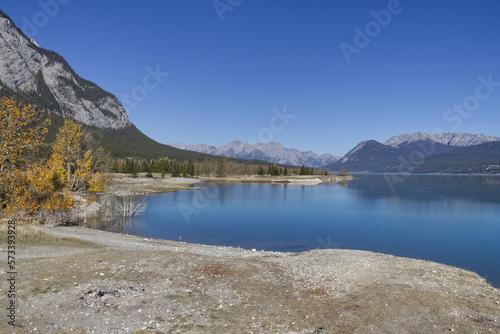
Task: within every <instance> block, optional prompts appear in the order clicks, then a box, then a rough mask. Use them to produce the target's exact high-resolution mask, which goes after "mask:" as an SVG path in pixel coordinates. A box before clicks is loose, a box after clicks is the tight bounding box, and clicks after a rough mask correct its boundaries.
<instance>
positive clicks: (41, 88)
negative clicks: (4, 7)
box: [0, 11, 130, 129]
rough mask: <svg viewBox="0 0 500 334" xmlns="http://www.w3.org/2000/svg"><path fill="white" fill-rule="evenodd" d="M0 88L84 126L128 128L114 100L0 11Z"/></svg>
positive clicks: (124, 116)
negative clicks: (40, 45)
mask: <svg viewBox="0 0 500 334" xmlns="http://www.w3.org/2000/svg"><path fill="white" fill-rule="evenodd" d="M0 86H1V87H2V89H1V90H0V92H1V91H3V92H2V93H3V94H6V93H11V92H14V93H17V94H21V95H23V96H24V97H25V98H26V99H28V100H31V101H33V102H35V103H36V104H37V105H38V106H39V107H40V108H44V109H46V110H48V111H50V112H51V113H53V114H56V115H59V116H62V117H64V118H73V119H75V120H77V121H79V122H82V123H83V124H86V125H91V126H96V127H99V128H106V129H123V128H126V127H128V126H129V125H130V122H129V119H128V116H127V113H126V112H125V109H124V108H123V106H122V105H121V103H120V102H119V101H118V99H117V98H116V97H115V96H114V95H113V94H111V93H109V92H107V91H105V90H103V89H102V88H100V87H99V86H97V85H96V84H94V83H93V82H90V81H87V80H85V79H83V78H81V77H79V76H78V75H77V74H76V73H75V72H74V71H73V70H72V69H71V67H70V66H69V65H68V63H67V62H66V61H65V60H64V58H62V57H61V56H60V55H58V54H57V53H55V52H53V51H49V50H46V49H43V48H41V47H39V46H38V44H36V42H35V41H34V40H32V39H30V38H28V37H27V36H26V35H25V34H24V33H23V32H22V31H21V30H20V29H19V28H17V27H16V25H15V24H14V23H13V22H12V20H11V19H10V18H9V17H8V16H7V15H6V14H5V13H3V12H1V11H0Z"/></svg>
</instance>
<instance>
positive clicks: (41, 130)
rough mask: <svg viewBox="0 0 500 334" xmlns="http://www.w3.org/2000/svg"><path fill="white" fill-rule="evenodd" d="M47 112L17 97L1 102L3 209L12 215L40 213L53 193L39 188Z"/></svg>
mask: <svg viewBox="0 0 500 334" xmlns="http://www.w3.org/2000/svg"><path fill="white" fill-rule="evenodd" d="M49 124H50V121H49V118H48V116H47V114H46V113H45V112H44V111H41V110H38V109H37V108H36V107H35V106H33V105H31V104H23V103H20V102H18V101H16V100H15V99H14V98H9V97H3V98H2V99H0V209H1V210H2V211H5V212H7V213H8V214H12V213H17V212H19V211H24V212H27V213H32V212H34V211H36V210H37V209H38V208H39V206H40V203H41V202H42V201H43V199H44V198H46V197H47V196H49V195H48V193H47V192H50V191H49V190H48V189H47V188H46V187H40V188H39V187H38V184H37V182H39V179H38V176H39V175H36V174H37V173H39V172H42V169H43V168H42V167H41V166H40V165H39V163H38V162H37V160H38V156H37V155H38V153H39V149H40V148H41V147H42V145H43V139H44V137H45V135H46V134H47V131H48V125H49Z"/></svg>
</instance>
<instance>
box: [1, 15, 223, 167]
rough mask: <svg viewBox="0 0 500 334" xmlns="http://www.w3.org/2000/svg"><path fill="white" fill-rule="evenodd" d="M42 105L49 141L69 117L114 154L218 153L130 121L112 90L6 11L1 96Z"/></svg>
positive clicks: (175, 155)
mask: <svg viewBox="0 0 500 334" xmlns="http://www.w3.org/2000/svg"><path fill="white" fill-rule="evenodd" d="M3 96H15V97H16V98H17V99H19V100H21V101H23V102H25V103H32V104H35V105H37V107H38V108H40V109H44V110H47V111H49V112H50V116H51V121H52V124H51V126H50V129H49V133H48V135H47V139H46V140H47V141H48V142H51V141H53V140H54V137H55V134H56V133H57V130H58V128H59V127H60V126H61V125H62V124H63V122H64V119H65V118H72V119H75V120H77V121H79V122H81V123H82V124H83V125H84V129H85V131H88V132H89V133H91V134H92V135H93V137H94V139H95V140H96V141H97V143H98V144H99V145H101V146H102V147H104V148H105V149H106V150H109V151H111V153H112V155H114V156H123V157H125V156H136V157H141V158H160V157H167V156H168V157H169V158H172V159H182V160H184V159H189V158H192V159H194V160H198V161H200V160H203V159H205V158H209V159H212V158H213V157H212V156H208V155H205V154H200V153H195V152H191V151H183V150H179V149H177V148H174V147H171V146H168V145H164V144H160V143H158V142H156V141H154V140H152V139H151V138H149V137H147V136H146V135H145V134H143V133H142V132H141V131H139V130H138V129H137V128H136V127H135V126H134V125H133V124H131V123H130V121H129V118H128V116H127V113H126V112H125V109H124V108H123V106H122V105H121V103H120V102H119V101H118V99H117V98H116V97H115V96H114V95H113V94H111V93H109V92H107V91H105V90H104V89H102V88H100V87H99V86H97V85H96V84H94V83H93V82H90V81H88V80H85V79H83V78H81V77H80V76H78V75H77V74H76V73H75V71H73V69H72V68H71V67H70V66H69V64H68V63H67V62H66V60H64V58H63V57H61V56H60V55H58V54H57V53H55V52H53V51H49V50H46V49H43V48H41V47H40V46H38V44H36V42H35V41H34V40H32V39H30V38H28V37H27V36H26V35H25V34H24V33H23V32H22V31H21V30H20V29H19V28H18V27H16V25H15V24H14V23H13V22H12V20H11V19H10V18H9V17H8V16H7V15H6V14H5V13H3V12H2V11H0V97H3Z"/></svg>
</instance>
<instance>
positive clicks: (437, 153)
mask: <svg viewBox="0 0 500 334" xmlns="http://www.w3.org/2000/svg"><path fill="white" fill-rule="evenodd" d="M499 139H500V138H498V137H492V136H486V135H483V134H479V135H474V134H470V133H440V134H437V135H433V136H431V135H428V134H425V133H423V132H416V133H411V134H403V135H399V136H394V137H391V138H390V139H389V140H387V141H386V142H385V143H384V144H381V143H379V142H377V141H374V140H369V141H364V142H361V143H360V144H358V145H357V146H356V147H355V148H354V149H352V150H351V151H349V152H348V153H347V154H346V155H345V156H344V157H342V158H341V159H340V160H338V161H337V162H335V163H333V164H330V165H327V166H325V167H324V168H325V169H330V170H332V171H337V170H340V169H341V168H342V167H344V168H346V169H347V170H348V171H352V172H371V173H450V174H457V173H464V174H470V173H479V174H493V173H500V141H499Z"/></svg>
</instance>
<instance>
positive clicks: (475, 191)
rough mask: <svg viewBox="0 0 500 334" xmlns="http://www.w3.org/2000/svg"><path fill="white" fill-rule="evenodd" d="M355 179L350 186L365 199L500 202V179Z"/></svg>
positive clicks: (470, 177)
mask: <svg viewBox="0 0 500 334" xmlns="http://www.w3.org/2000/svg"><path fill="white" fill-rule="evenodd" d="M355 177H357V178H358V179H356V180H353V181H351V182H349V183H348V184H347V187H348V188H349V189H356V190H358V192H357V195H358V196H359V197H362V198H369V199H375V198H402V199H411V200H418V201H426V202H431V201H436V200H444V201H456V200H457V199H462V200H465V201H473V202H484V203H500V176H479V175H474V176H465V175H392V176H391V175H376V174H357V175H355ZM391 177H396V179H394V178H391ZM394 180H396V181H397V182H395V181H394ZM394 182H395V183H394ZM391 185H392V186H391Z"/></svg>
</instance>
